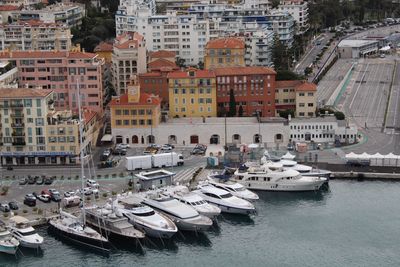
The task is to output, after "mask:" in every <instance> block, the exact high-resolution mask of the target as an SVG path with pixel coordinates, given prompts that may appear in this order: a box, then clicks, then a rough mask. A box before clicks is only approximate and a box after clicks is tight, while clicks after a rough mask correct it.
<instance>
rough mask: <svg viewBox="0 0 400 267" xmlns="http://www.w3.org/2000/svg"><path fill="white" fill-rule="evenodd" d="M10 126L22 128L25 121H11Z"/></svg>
mask: <svg viewBox="0 0 400 267" xmlns="http://www.w3.org/2000/svg"><path fill="white" fill-rule="evenodd" d="M0 127H1V124H0ZM11 127H13V128H24V127H25V123H11Z"/></svg>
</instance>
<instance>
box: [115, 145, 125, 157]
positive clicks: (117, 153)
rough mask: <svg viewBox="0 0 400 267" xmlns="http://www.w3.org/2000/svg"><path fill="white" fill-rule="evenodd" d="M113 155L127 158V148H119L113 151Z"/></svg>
mask: <svg viewBox="0 0 400 267" xmlns="http://www.w3.org/2000/svg"><path fill="white" fill-rule="evenodd" d="M112 153H113V155H123V156H125V155H126V149H125V148H120V147H117V148H115V149H114V150H113V152H112Z"/></svg>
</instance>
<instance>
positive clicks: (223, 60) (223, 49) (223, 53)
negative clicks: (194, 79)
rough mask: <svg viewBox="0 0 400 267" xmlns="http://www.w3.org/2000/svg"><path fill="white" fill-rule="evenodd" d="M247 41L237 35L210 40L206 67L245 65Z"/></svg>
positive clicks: (205, 60)
mask: <svg viewBox="0 0 400 267" xmlns="http://www.w3.org/2000/svg"><path fill="white" fill-rule="evenodd" d="M245 52H246V48H245V42H244V40H243V39H240V38H237V37H226V38H218V39H214V40H210V41H208V43H207V45H206V48H205V56H204V68H205V69H214V68H221V67H244V66H245V65H246V64H245V60H244V55H245Z"/></svg>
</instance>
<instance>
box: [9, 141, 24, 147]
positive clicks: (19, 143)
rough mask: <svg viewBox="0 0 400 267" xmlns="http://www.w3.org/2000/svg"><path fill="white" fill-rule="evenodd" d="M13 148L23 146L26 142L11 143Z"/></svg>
mask: <svg viewBox="0 0 400 267" xmlns="http://www.w3.org/2000/svg"><path fill="white" fill-rule="evenodd" d="M12 145H13V146H25V145H26V142H25V141H14V142H12Z"/></svg>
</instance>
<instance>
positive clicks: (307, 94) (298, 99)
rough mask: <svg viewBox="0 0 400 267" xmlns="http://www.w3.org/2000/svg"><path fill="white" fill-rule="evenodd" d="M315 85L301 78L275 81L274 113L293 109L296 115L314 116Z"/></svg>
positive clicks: (277, 113) (315, 101)
mask: <svg viewBox="0 0 400 267" xmlns="http://www.w3.org/2000/svg"><path fill="white" fill-rule="evenodd" d="M316 92H317V85H315V84H313V83H309V82H306V81H301V80H293V81H277V82H276V88H275V110H276V115H277V116H279V112H280V111H283V110H294V111H295V116H296V117H315V110H316V108H317V104H316V103H317V98H316Z"/></svg>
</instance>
